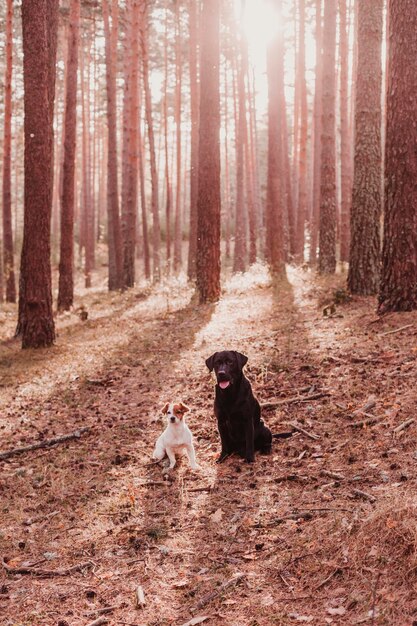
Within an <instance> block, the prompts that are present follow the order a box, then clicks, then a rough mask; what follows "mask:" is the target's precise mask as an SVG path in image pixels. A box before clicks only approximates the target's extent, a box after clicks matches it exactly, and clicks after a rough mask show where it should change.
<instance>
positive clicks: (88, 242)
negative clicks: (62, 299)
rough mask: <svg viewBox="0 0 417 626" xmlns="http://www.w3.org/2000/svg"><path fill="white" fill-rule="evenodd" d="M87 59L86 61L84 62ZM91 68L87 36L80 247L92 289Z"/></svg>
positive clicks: (83, 64)
mask: <svg viewBox="0 0 417 626" xmlns="http://www.w3.org/2000/svg"><path fill="white" fill-rule="evenodd" d="M84 59H85V60H84ZM90 67H91V39H90V36H89V33H88V34H87V48H86V50H84V49H83V52H82V57H81V86H82V89H81V100H82V101H81V110H82V123H83V132H82V213H81V233H82V235H80V246H82V247H83V248H84V284H85V287H86V288H89V287H91V271H92V269H93V262H92V234H93V200H92V191H91V175H92V170H91V142H90V133H91V117H90V84H91V76H90Z"/></svg>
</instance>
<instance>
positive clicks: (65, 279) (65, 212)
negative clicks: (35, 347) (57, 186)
mask: <svg viewBox="0 0 417 626" xmlns="http://www.w3.org/2000/svg"><path fill="white" fill-rule="evenodd" d="M79 24H80V0H72V1H71V7H70V18H69V31H68V51H67V68H66V90H65V115H64V122H65V125H64V163H63V166H62V194H61V244H60V259H59V286H58V310H59V311H68V310H69V309H70V308H71V306H72V304H73V301H74V276H73V265H74V192H75V146H76V124H77V120H76V118H77V67H78V40H79Z"/></svg>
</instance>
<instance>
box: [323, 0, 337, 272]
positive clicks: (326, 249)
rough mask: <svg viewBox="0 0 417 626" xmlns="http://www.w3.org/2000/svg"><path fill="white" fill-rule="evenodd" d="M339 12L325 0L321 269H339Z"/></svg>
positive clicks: (331, 0) (332, 1)
mask: <svg viewBox="0 0 417 626" xmlns="http://www.w3.org/2000/svg"><path fill="white" fill-rule="evenodd" d="M336 15H337V4H336V2H335V0H324V23H323V81H322V120H321V172H320V219H319V246H320V251H319V271H320V272H321V273H325V274H331V273H334V272H335V271H336V122H335V114H336V110H335V101H336V72H335V62H336Z"/></svg>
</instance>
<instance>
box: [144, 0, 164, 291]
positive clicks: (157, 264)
mask: <svg viewBox="0 0 417 626" xmlns="http://www.w3.org/2000/svg"><path fill="white" fill-rule="evenodd" d="M148 21H149V19H148V5H147V2H146V0H141V51H142V67H143V85H144V90H145V113H146V121H147V125H148V139H149V156H150V162H151V186H152V218H153V225H152V241H153V280H154V282H159V281H160V280H161V252H160V250H161V227H160V221H159V192H158V169H157V165H156V153H155V135H154V128H153V117H152V97H151V88H150V84H149V51H148V33H147V30H148Z"/></svg>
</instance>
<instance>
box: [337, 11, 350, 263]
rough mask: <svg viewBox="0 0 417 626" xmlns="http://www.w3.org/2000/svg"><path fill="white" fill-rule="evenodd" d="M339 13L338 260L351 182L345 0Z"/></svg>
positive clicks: (344, 244) (345, 236)
mask: <svg viewBox="0 0 417 626" xmlns="http://www.w3.org/2000/svg"><path fill="white" fill-rule="evenodd" d="M339 15H340V26H339V30H340V44H339V51H340V52H339V58H340V167H341V198H342V199H341V216H340V217H341V223H340V260H341V261H348V259H349V241H350V226H349V220H350V205H351V198H352V183H351V154H350V145H351V136H350V132H349V93H348V91H349V90H348V79H349V76H348V74H349V72H348V70H349V67H348V59H349V45H348V28H347V6H346V0H339Z"/></svg>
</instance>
